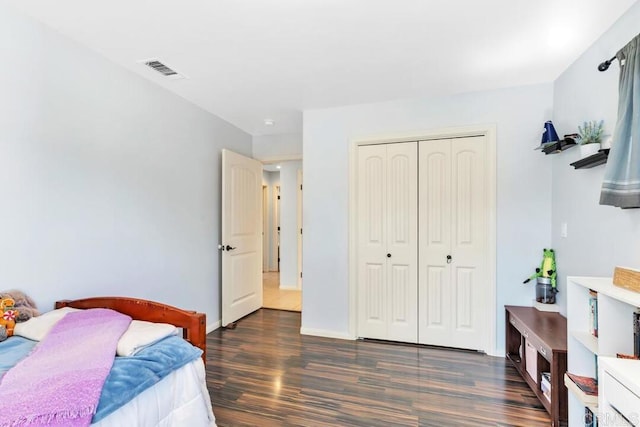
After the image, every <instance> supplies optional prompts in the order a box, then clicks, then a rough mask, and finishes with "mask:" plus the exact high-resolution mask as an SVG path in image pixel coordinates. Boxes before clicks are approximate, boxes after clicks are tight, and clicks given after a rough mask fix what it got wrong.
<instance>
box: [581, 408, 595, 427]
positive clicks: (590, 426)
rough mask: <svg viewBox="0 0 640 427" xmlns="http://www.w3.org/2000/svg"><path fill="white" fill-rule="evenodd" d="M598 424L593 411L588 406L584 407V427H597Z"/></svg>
mask: <svg viewBox="0 0 640 427" xmlns="http://www.w3.org/2000/svg"><path fill="white" fill-rule="evenodd" d="M597 425H598V417H596V415H595V414H594V413H593V411H592V410H591V409H590V408H589V407H588V406H585V407H584V426H585V427H597Z"/></svg>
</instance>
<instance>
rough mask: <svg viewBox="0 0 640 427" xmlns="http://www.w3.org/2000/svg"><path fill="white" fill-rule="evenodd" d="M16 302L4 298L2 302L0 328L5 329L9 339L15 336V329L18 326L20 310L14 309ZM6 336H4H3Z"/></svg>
mask: <svg viewBox="0 0 640 427" xmlns="http://www.w3.org/2000/svg"><path fill="white" fill-rule="evenodd" d="M14 304H15V302H14V301H13V299H12V298H4V299H2V300H0V312H2V315H1V317H0V326H2V327H3V328H4V329H5V332H6V335H7V337H10V336H11V335H13V328H14V327H15V325H16V318H17V317H18V310H16V309H15V307H14ZM2 335H3V336H4V334H2Z"/></svg>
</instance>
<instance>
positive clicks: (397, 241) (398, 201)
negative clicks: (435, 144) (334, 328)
mask: <svg viewBox="0 0 640 427" xmlns="http://www.w3.org/2000/svg"><path fill="white" fill-rule="evenodd" d="M416 155H417V143H415V142H408V143H397V144H382V145H369V146H361V147H359V149H358V190H357V191H358V304H359V307H358V316H359V319H358V336H360V337H366V338H377V339H386V340H393V341H404V342H416V341H417V332H418V329H417V326H418V322H417V302H416V301H417V231H418V230H417V158H416Z"/></svg>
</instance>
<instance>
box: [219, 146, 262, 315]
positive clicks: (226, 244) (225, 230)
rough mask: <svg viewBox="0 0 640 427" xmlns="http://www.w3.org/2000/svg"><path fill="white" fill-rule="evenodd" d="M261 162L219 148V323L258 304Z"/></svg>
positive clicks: (259, 305) (260, 260)
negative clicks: (220, 279)
mask: <svg viewBox="0 0 640 427" xmlns="http://www.w3.org/2000/svg"><path fill="white" fill-rule="evenodd" d="M261 195H262V164H261V163H260V162H258V161H257V160H254V159H251V158H248V157H245V156H241V155H240V154H237V153H234V152H233V151H229V150H222V242H221V245H220V247H221V249H222V326H226V325H228V324H229V323H233V322H235V321H236V320H238V319H240V318H241V317H243V316H246V315H247V314H249V313H251V312H253V311H255V310H257V309H259V308H260V307H262V274H261V273H262V272H261V266H262V200H261Z"/></svg>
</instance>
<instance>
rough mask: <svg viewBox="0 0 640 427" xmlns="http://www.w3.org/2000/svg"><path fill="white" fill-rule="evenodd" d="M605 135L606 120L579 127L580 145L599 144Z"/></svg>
mask: <svg viewBox="0 0 640 427" xmlns="http://www.w3.org/2000/svg"><path fill="white" fill-rule="evenodd" d="M603 133H604V120H600V122H596V121H595V120H591V121H589V122H584V124H583V125H582V127H580V126H578V141H579V143H580V144H597V143H599V142H600V141H601V140H602V134H603Z"/></svg>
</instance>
